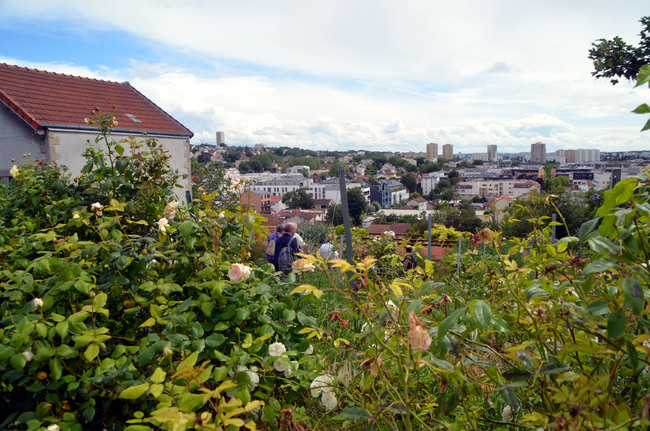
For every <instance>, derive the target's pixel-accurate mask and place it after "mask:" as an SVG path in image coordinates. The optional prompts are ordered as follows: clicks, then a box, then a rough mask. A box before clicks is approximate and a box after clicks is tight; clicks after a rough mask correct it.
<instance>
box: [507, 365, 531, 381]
mask: <svg viewBox="0 0 650 431" xmlns="http://www.w3.org/2000/svg"><path fill="white" fill-rule="evenodd" d="M501 375H502V376H503V377H504V378H505V379H506V380H515V381H518V380H528V379H530V378H532V377H533V373H531V372H530V371H528V370H527V369H525V368H510V369H509V370H506V371H504V372H503V373H501Z"/></svg>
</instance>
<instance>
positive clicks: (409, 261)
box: [402, 246, 417, 271]
mask: <svg viewBox="0 0 650 431" xmlns="http://www.w3.org/2000/svg"><path fill="white" fill-rule="evenodd" d="M402 266H403V267H404V271H408V270H409V269H415V267H416V266H417V264H416V262H415V256H413V249H412V248H411V247H408V246H407V247H406V256H404V259H402Z"/></svg>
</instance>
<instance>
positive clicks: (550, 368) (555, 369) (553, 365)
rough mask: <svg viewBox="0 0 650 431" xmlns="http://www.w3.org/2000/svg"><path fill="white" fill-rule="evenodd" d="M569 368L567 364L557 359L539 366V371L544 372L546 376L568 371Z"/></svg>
mask: <svg viewBox="0 0 650 431" xmlns="http://www.w3.org/2000/svg"><path fill="white" fill-rule="evenodd" d="M569 370H570V368H569V366H568V365H566V364H563V363H562V362H559V361H557V360H554V361H551V362H549V363H548V364H544V365H542V366H541V367H540V368H539V373H540V374H544V375H546V376H549V375H553V374H561V373H566V372H567V371H569Z"/></svg>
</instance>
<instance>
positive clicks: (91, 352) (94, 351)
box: [84, 343, 99, 362]
mask: <svg viewBox="0 0 650 431" xmlns="http://www.w3.org/2000/svg"><path fill="white" fill-rule="evenodd" d="M97 355H99V346H98V345H97V344H96V343H91V344H89V345H88V347H87V348H86V351H85V352H84V357H85V358H86V360H87V361H88V362H92V361H93V359H95V358H96V357H97Z"/></svg>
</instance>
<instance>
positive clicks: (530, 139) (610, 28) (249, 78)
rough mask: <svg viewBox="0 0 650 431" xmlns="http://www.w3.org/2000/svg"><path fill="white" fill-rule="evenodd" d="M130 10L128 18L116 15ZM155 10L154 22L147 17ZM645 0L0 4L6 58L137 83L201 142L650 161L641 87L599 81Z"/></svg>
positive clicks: (633, 34)
mask: <svg viewBox="0 0 650 431" xmlns="http://www.w3.org/2000/svg"><path fill="white" fill-rule="evenodd" d="M123 10H128V11H129V13H128V14H124V13H120V11H123ZM154 11H155V13H153V12H154ZM647 14H648V12H647V5H646V3H645V2H642V1H630V2H626V7H625V8H620V7H617V6H616V5H614V4H612V3H611V2H605V1H585V0H580V1H576V2H570V3H567V2H560V1H549V2H544V3H543V4H535V3H524V2H522V3H516V4H513V3H512V2H507V1H505V0H500V1H499V0H497V1H495V2H490V3H489V4H485V3H482V2H474V1H460V2H454V4H448V2H439V1H434V2H430V3H421V2H416V1H410V0H405V1H404V2H400V3H399V4H394V3H390V2H385V1H366V0H360V1H359V2H354V3H353V4H351V3H349V2H344V1H340V0H335V1H332V2H328V3H299V4H297V3H294V2H287V1H282V0H280V1H278V2H273V3H272V4H270V3H267V2H262V1H246V2H242V3H236V4H232V3H230V2H224V1H215V2H209V3H207V2H201V1H198V0H196V1H194V0H191V1H184V2H179V1H174V0H165V1H158V0H149V1H142V2H137V3H131V2H128V3H127V2H126V1H124V0H116V1H115V2H113V3H112V4H111V9H110V10H106V6H105V5H103V4H93V3H88V2H82V1H79V0H70V1H66V2H63V1H49V2H42V1H37V0H24V1H20V2H19V1H16V0H3V1H1V2H0V62H4V63H8V64H16V65H19V66H23V67H30V68H36V69H41V70H48V71H53V72H58V73H67V74H72V75H77V76H87V77H91V78H97V79H104V80H110V81H120V82H123V81H129V82H130V83H131V84H132V85H133V86H134V87H135V88H136V89H137V90H138V91H140V92H142V93H143V94H147V97H149V98H150V99H151V100H152V101H153V102H154V103H156V104H157V105H158V106H160V107H161V108H162V109H164V110H165V111H166V112H168V113H169V114H170V115H172V116H173V117H174V118H176V119H178V120H179V121H180V122H182V123H183V124H184V125H185V126H187V127H188V128H189V129H191V130H192V131H193V132H194V133H195V136H194V138H193V139H192V143H195V144H197V143H201V142H207V143H216V132H217V131H222V132H224V136H225V143H226V144H228V145H236V146H239V145H243V146H253V145H255V144H258V143H264V144H266V145H268V146H288V147H299V148H309V149H321V150H346V149H357V150H377V151H422V148H423V147H424V146H425V145H426V144H427V143H432V142H435V143H437V144H438V146H439V148H441V147H442V146H443V145H452V146H453V148H454V151H455V152H456V153H458V152H462V153H464V154H469V153H478V152H485V151H486V147H487V145H497V146H498V148H499V153H523V152H527V151H528V149H529V148H530V146H531V145H532V144H534V143H535V142H543V143H545V144H546V148H547V151H548V152H549V153H553V152H554V151H556V150H558V149H564V148H575V149H588V148H595V149H599V150H601V151H617V150H620V149H626V150H637V151H642V150H647V149H649V148H650V133H648V132H646V133H641V132H640V129H641V127H642V126H643V124H644V123H645V121H646V118H645V117H644V116H640V115H635V114H633V113H631V111H632V110H633V109H634V108H636V106H638V105H640V104H641V103H645V102H647V101H648V94H649V93H648V89H647V87H640V88H636V89H634V88H633V87H634V84H633V83H630V82H621V83H620V84H619V85H617V86H612V85H611V84H610V83H609V81H608V80H596V79H595V78H593V77H592V76H591V72H592V69H593V67H592V65H591V62H590V60H589V59H588V50H589V48H590V47H591V43H592V42H594V41H596V40H597V39H599V38H613V37H614V36H621V37H622V38H623V39H624V40H625V41H626V42H627V43H630V44H637V43H638V41H639V37H638V34H639V32H640V30H641V24H640V23H639V19H640V18H641V17H642V16H644V15H647Z"/></svg>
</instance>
